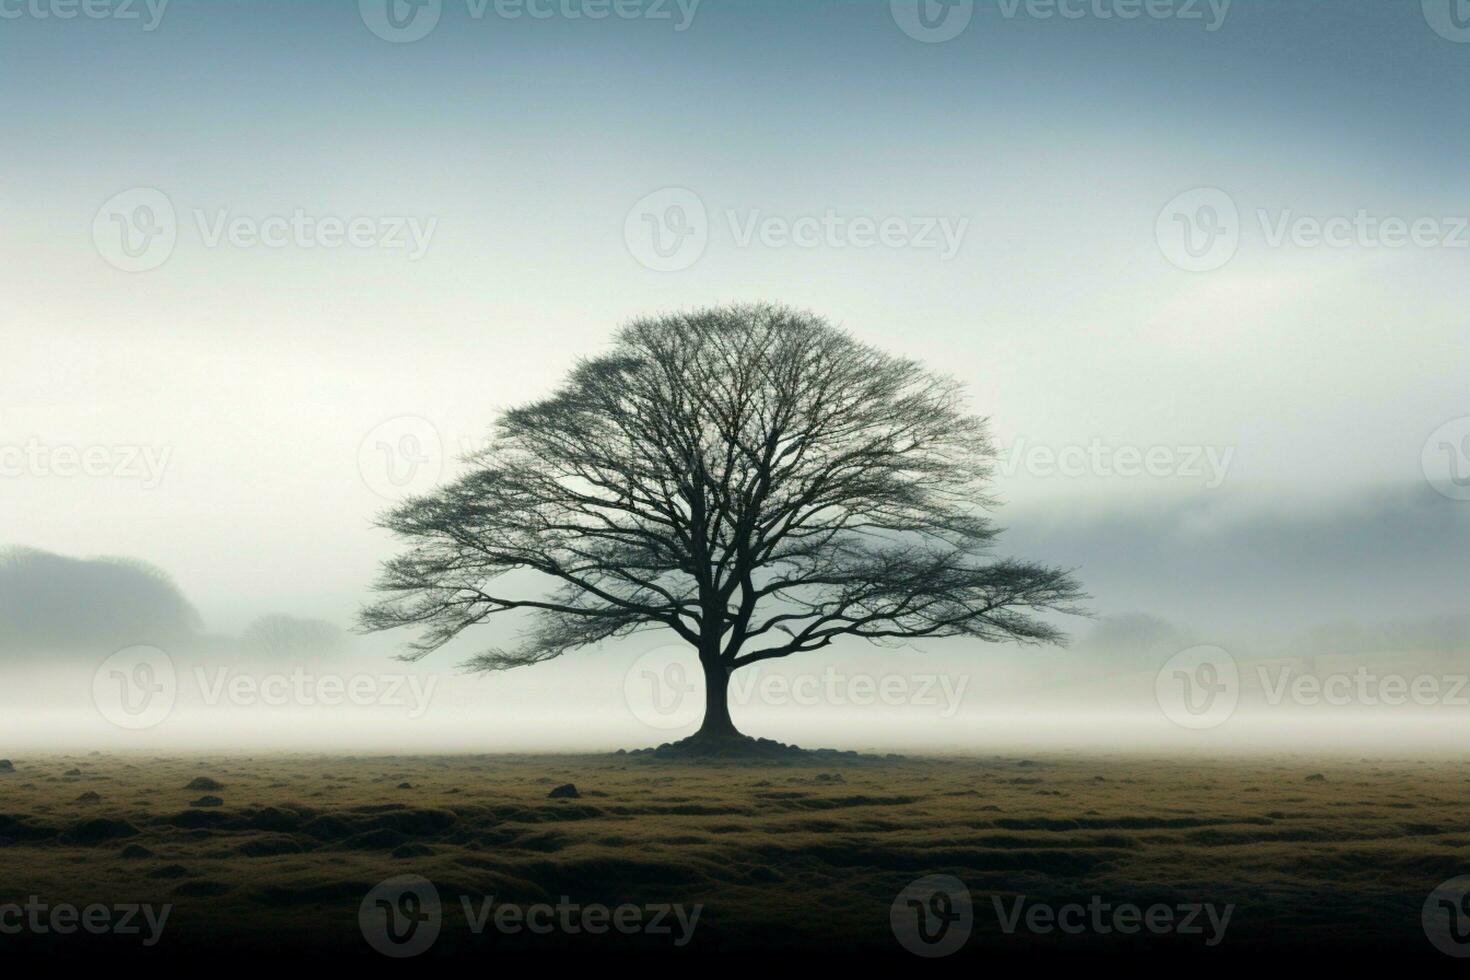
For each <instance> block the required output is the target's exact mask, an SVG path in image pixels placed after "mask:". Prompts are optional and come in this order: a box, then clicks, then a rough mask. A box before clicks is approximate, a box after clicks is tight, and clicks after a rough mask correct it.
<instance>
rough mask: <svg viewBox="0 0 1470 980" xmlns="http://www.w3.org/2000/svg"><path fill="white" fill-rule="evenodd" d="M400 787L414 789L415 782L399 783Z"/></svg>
mask: <svg viewBox="0 0 1470 980" xmlns="http://www.w3.org/2000/svg"><path fill="white" fill-rule="evenodd" d="M398 788H399V789H413V783H399V784H398Z"/></svg>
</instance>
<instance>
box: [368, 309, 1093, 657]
mask: <svg viewBox="0 0 1470 980" xmlns="http://www.w3.org/2000/svg"><path fill="white" fill-rule="evenodd" d="M993 455H994V454H993V449H992V446H991V443H990V441H989V439H988V437H987V435H986V429H985V423H984V420H982V419H979V418H976V417H974V416H971V415H970V414H968V413H967V411H966V409H965V406H964V403H963V399H962V394H961V391H960V386H959V385H958V384H957V383H956V382H954V381H952V380H949V379H947V378H945V377H941V376H939V375H936V374H933V373H931V372H929V371H927V370H925V369H924V368H923V367H922V366H920V365H919V364H917V363H915V362H913V361H910V360H906V359H903V358H898V357H893V356H890V355H888V354H885V353H883V352H881V351H879V350H876V349H874V348H872V347H870V346H867V345H865V344H861V343H858V342H857V341H855V340H854V339H853V338H852V337H850V336H849V335H847V334H846V333H844V332H843V331H841V330H839V329H837V328H835V327H833V326H831V325H829V324H828V323H826V322H825V321H823V320H822V319H820V318H818V317H815V316H812V315H810V314H806V313H801V312H796V311H792V310H789V309H784V308H779V307H773V306H737V307H727V308H719V309H712V310H705V311H699V312H693V313H688V314H678V315H672V316H664V317H658V318H651V319H641V320H637V321H634V322H632V323H630V324H628V325H627V326H625V327H624V328H623V329H622V330H621V331H620V332H619V333H618V334H617V337H616V342H615V344H614V345H613V347H612V349H611V351H610V352H609V353H607V354H605V355H602V356H599V357H594V358H589V359H584V360H582V361H580V362H579V363H578V364H577V366H576V368H575V369H574V370H573V371H572V372H571V374H570V376H569V377H568V378H567V379H566V381H565V383H564V384H563V385H562V387H561V388H560V389H559V390H558V391H556V392H555V393H554V394H552V395H551V396H550V397H549V398H546V399H544V400H542V401H538V402H535V403H533V404H530V405H526V406H524V407H521V408H516V409H513V410H511V411H509V412H506V413H505V414H504V416H503V417H502V418H501V419H500V421H499V422H498V424H497V427H496V429H495V432H494V435H493V438H492V440H491V441H490V443H489V444H488V446H487V447H486V448H484V449H483V450H482V451H480V452H478V453H476V454H474V455H473V456H471V457H469V458H468V459H467V462H468V464H469V467H468V471H467V472H466V473H465V474H464V475H463V476H461V477H460V478H458V479H457V480H456V481H454V482H453V483H450V484H449V485H447V486H444V487H443V488H441V489H438V490H436V491H434V492H433V493H430V494H428V495H426V496H422V497H418V498H415V499H412V500H409V501H407V502H405V503H403V504H402V505H401V506H399V507H397V508H396V509H394V510H392V511H391V512H389V513H388V514H386V515H385V516H384V517H383V518H382V520H381V523H382V525H383V526H384V527H386V528H388V529H390V530H391V531H393V532H394V533H395V534H397V535H398V536H400V537H401V538H402V539H404V540H405V541H407V542H408V543H409V548H408V550H407V551H406V552H404V553H402V554H400V555H399V556H397V557H395V558H393V559H392V560H390V561H388V562H387V563H386V564H385V565H384V567H383V573H382V576H381V579H380V581H379V583H378V589H379V590H380V591H381V592H382V593H384V598H383V599H382V601H380V602H378V603H376V604H375V605H372V606H370V607H369V608H368V609H366V610H365V611H364V613H363V623H364V625H365V626H366V627H367V628H369V629H386V628H391V627H398V626H405V625H409V626H418V627H420V628H421V629H422V635H421V637H420V639H419V640H418V641H417V642H415V643H413V644H412V645H411V647H410V652H409V653H408V654H407V656H408V657H409V658H411V659H412V658H416V657H419V656H423V655H424V654H426V653H428V652H430V651H432V650H435V649H437V648H439V647H441V646H443V645H444V644H445V643H447V642H449V641H450V640H451V639H453V638H454V637H456V636H457V635H459V634H460V633H461V632H462V631H464V630H465V629H467V628H468V627H470V626H473V625H475V624H477V623H481V622H484V621H485V620H487V619H489V618H490V617H492V616H496V615H498V614H502V613H507V612H511V611H514V610H529V611H530V614H531V623H532V627H531V629H530V631H529V633H528V634H527V635H526V637H525V639H524V642H523V643H522V645H520V646H518V647H516V648H514V649H493V650H488V651H486V652H484V653H481V654H479V655H478V656H476V657H474V658H473V659H472V660H471V661H470V662H469V665H468V666H470V667H472V668H476V669H483V670H497V669H503V668H507V667H514V666H518V665H524V664H534V663H539V662H541V661H544V660H549V659H551V658H553V657H556V656H559V655H561V654H563V653H566V652H567V651H569V650H573V649H576V648H578V647H583V646H586V645H588V644H592V643H597V642H599V641H601V640H606V639H609V638H613V637H621V636H626V635H629V634H631V633H634V632H637V631H640V630H646V629H669V630H673V631H674V632H675V633H677V634H678V635H679V636H681V637H682V638H683V639H684V640H686V641H688V642H689V643H690V644H692V645H693V646H694V647H696V648H697V649H698V651H699V657H700V659H701V661H702V662H703V663H704V664H705V666H706V670H707V671H708V670H709V669H710V667H712V666H714V665H719V666H720V668H721V669H723V670H724V671H726V672H728V671H730V670H733V669H736V668H739V667H742V666H745V665H748V664H751V663H755V662H757V661H760V660H765V659H768V658H773V657H784V656H787V655H790V654H794V653H799V652H803V651H808V650H815V649H818V648H821V647H825V646H827V645H829V644H831V643H832V642H833V641H834V640H836V639H838V638H839V637H843V636H854V637H862V638H865V639H868V640H872V641H883V640H901V639H906V638H920V637H957V636H963V637H973V638H975V639H978V640H983V641H999V640H1011V641H1020V642H1045V641H1055V640H1058V639H1060V635H1059V634H1058V632H1057V630H1056V628H1055V627H1054V626H1052V625H1050V624H1048V623H1047V622H1044V621H1043V620H1041V619H1038V618H1036V617H1035V616H1034V615H1032V614H1033V613H1035V612H1037V611H1047V610H1051V611H1062V612H1073V611H1076V610H1075V608H1074V606H1075V603H1076V602H1077V601H1078V600H1079V599H1080V598H1081V594H1080V592H1079V590H1078V588H1077V586H1076V585H1075V584H1074V582H1073V581H1072V580H1071V578H1070V577H1069V576H1068V575H1067V574H1066V573H1065V572H1063V571H1060V570H1057V569H1053V568H1049V567H1045V566H1042V565H1038V564H1034V563H1030V562H1025V561H1016V560H1009V559H998V558H995V557H993V556H992V555H991V550H992V546H993V544H994V541H995V538H996V536H997V534H998V533H999V530H998V528H996V526H995V525H994V524H993V523H992V522H991V521H990V520H989V519H988V518H987V517H986V516H985V514H984V510H985V509H986V508H987V507H988V506H989V504H990V500H989V499H988V498H987V496H986V494H985V484H986V481H987V477H988V475H989V466H990V462H991V460H992V459H993ZM512 572H515V573H517V574H515V575H511V576H509V577H507V573H512ZM527 573H532V575H528V574H527ZM532 576H534V577H535V578H539V579H540V580H541V584H542V586H543V587H539V588H538V587H537V585H536V583H535V582H534V581H533V580H532Z"/></svg>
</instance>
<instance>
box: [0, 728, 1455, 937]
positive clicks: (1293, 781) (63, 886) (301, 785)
mask: <svg viewBox="0 0 1470 980" xmlns="http://www.w3.org/2000/svg"><path fill="white" fill-rule="evenodd" d="M200 778H203V779H205V780H213V781H214V784H217V786H216V785H213V784H195V785H196V786H203V787H205V788H188V787H189V786H190V785H191V783H193V781H194V780H196V779H200ZM566 783H572V784H574V785H575V786H576V787H577V790H578V792H579V796H578V797H577V798H551V797H550V796H549V793H550V792H551V790H552V789H553V788H555V787H557V786H560V785H562V784H566ZM211 787H212V788H211ZM209 797H213V798H214V799H208V798H209ZM216 801H217V802H216ZM1467 802H1470V777H1467V774H1466V772H1465V771H1464V770H1463V768H1462V767H1461V766H1459V765H1458V764H1454V763H1450V762H1444V761H1433V760H1419V761H1415V760H1408V759H1393V760H1389V759H1384V760H1374V759H1352V760H1348V759H1341V760H1336V761H1328V760H1324V759H1321V758H1318V759H1315V760H1313V759H1301V758H1291V757H1279V758H1271V757H1254V758H1244V757H1242V758H1237V759H1228V760H1220V759H1194V758H1183V757H1176V758H1147V757H1130V756H1117V755H1114V756H1107V755H1081V754H1071V755H1038V756H1035V757H1032V758H1017V757H1007V758H1002V757H987V758H966V759H960V758H939V759H913V758H910V759H902V760H899V759H883V760H878V759H854V758H850V757H838V758H825V759H820V760H813V761H807V760H803V761H799V762H794V763H788V764H781V765H774V764H724V765H709V764H706V765H697V764H691V763H687V762H665V761H658V760H653V759H649V758H645V757H641V756H622V755H618V756H552V755H542V756H414V757H410V756H398V757H394V756H389V757H320V756H304V755H302V756H297V755H271V756H261V755H256V756H250V757H247V756H238V757H209V756H197V757H195V756H175V757H168V758H155V757H152V756H129V755H98V754H91V755H78V756H64V755H55V756H46V757H29V758H16V759H14V771H13V772H9V773H4V774H0V906H3V905H4V904H5V903H8V902H9V903H18V904H24V903H26V902H27V901H28V900H29V898H30V896H36V897H37V898H38V899H39V900H40V901H41V902H44V903H47V905H48V906H55V905H57V904H60V903H70V904H73V905H76V906H78V907H85V906H88V905H92V904H96V903H102V904H106V905H109V906H114V905H119V904H127V903H134V904H140V905H141V904H145V903H146V904H149V905H151V906H153V907H155V910H156V909H157V908H159V907H161V906H163V905H165V904H167V905H169V906H171V911H170V912H169V917H168V919H167V920H166V923H165V924H164V926H163V928H162V930H161V932H159V933H158V937H157V942H156V943H154V944H152V945H151V946H147V947H144V942H145V940H146V939H147V938H148V936H149V929H148V927H147V926H146V925H144V927H143V929H142V930H141V932H140V934H138V935H127V936H120V935H112V934H108V935H103V936H100V937H95V938H94V937H91V936H88V935H85V934H84V931H78V932H77V933H76V934H73V935H58V934H57V933H56V931H55V930H50V929H42V930H37V929H33V928H23V929H21V930H19V931H14V930H12V931H10V932H9V933H8V934H6V935H4V936H0V944H4V945H5V946H6V947H8V948H10V949H37V950H46V951H53V952H58V953H71V952H81V951H87V952H92V951H95V950H97V949H104V948H105V949H106V950H108V951H113V950H116V951H123V952H133V951H137V952H142V953H144V954H146V955H151V956H158V957H166V956H168V955H170V954H184V955H193V954H199V953H217V952H219V951H224V950H230V949H233V948H241V949H244V948H257V947H260V948H266V949H270V950H291V951H299V952H312V953H318V954H321V955H322V956H326V957H333V956H341V955H345V954H362V955H366V956H373V957H375V956H377V955H378V954H377V953H375V952H374V951H373V949H372V948H371V947H370V945H369V941H368V939H366V938H365V933H364V928H363V926H362V924H361V922H360V921H359V912H360V909H361V907H362V906H363V904H364V899H365V898H367V897H368V895H369V892H370V891H372V890H373V889H374V887H375V886H377V885H378V884H379V883H380V882H382V881H383V880H384V879H388V878H393V877H396V876H402V875H415V876H421V877H422V878H424V879H427V880H428V881H429V882H432V884H433V888H434V890H435V892H436V893H437V896H438V898H439V901H440V903H441V905H442V913H441V919H440V922H439V924H438V932H437V937H436V938H434V940H433V942H432V943H431V944H430V945H429V946H428V947H427V948H426V950H425V952H424V953H423V956H424V957H425V958H429V959H432V958H433V957H436V956H444V955H449V954H453V953H457V952H465V951H472V950H478V949H480V948H484V949H487V950H488V949H495V950H502V951H503V950H535V949H540V948H552V947H555V948H568V947H570V948H573V949H580V950H592V951H597V952H601V951H607V952H610V953H611V952H618V951H622V950H631V949H638V950H643V949H650V948H655V949H670V950H679V951H681V952H683V953H688V952H690V951H695V952H699V951H703V952H722V953H723V952H742V951H745V952H748V951H750V950H751V949H752V948H754V947H756V946H759V947H761V948H766V947H776V948H785V949H792V950H797V949H822V948H837V949H842V950H845V951H863V952H871V953H874V954H893V955H899V956H908V955H909V954H907V953H906V952H905V951H904V949H903V947H901V946H900V944H899V942H898V940H897V939H896V938H895V932H894V930H893V928H892V927H891V925H890V907H891V906H892V905H893V903H894V901H895V898H896V897H897V896H898V895H899V893H900V892H901V891H902V890H903V889H904V888H905V886H907V885H908V884H909V883H910V882H912V881H913V880H914V879H916V878H920V877H923V876H927V875H934V874H946V875H951V876H954V877H955V878H957V879H959V880H960V881H961V882H963V884H964V885H965V886H966V887H967V888H968V890H969V892H970V894H971V896H972V899H973V931H972V932H971V934H970V935H969V938H968V941H967V942H966V943H965V944H964V945H963V947H962V948H961V950H960V955H961V956H964V955H973V954H976V953H980V954H985V953H992V954H993V953H1007V952H1031V951H1036V950H1043V951H1056V952H1076V951H1083V950H1085V951H1088V952H1089V953H1095V952H1099V951H1101V952H1112V951H1116V952H1131V951H1136V950H1137V949H1138V948H1140V947H1141V946H1148V947H1150V948H1166V949H1169V950H1171V951H1174V952H1187V953H1198V954H1199V955H1201V956H1212V955H1213V956H1225V955H1229V954H1231V953H1236V954H1240V953H1244V954H1250V955H1255V954H1257V953H1258V952H1260V951H1261V950H1262V949H1272V950H1281V949H1284V948H1286V947H1295V946H1297V945H1298V944H1304V943H1313V944H1318V945H1319V946H1323V945H1324V944H1330V945H1328V946H1327V948H1333V949H1336V950H1338V951H1359V950H1361V951H1363V952H1370V951H1392V952H1395V953H1398V952H1403V953H1407V954H1410V955H1425V956H1429V957H1441V956H1442V954H1440V953H1438V952H1437V951H1435V950H1434V948H1433V947H1432V946H1430V945H1429V943H1428V942H1427V940H1426V939H1425V935H1424V931H1423V929H1422V927H1421V924H1420V909H1421V906H1423V904H1424V902H1425V899H1426V897H1427V896H1428V894H1429V892H1430V891H1431V890H1432V889H1433V888H1434V887H1435V886H1436V885H1438V884H1439V883H1440V882H1442V881H1444V880H1445V879H1448V878H1451V877H1454V876H1456V875H1459V874H1461V873H1464V872H1466V871H1470V860H1467V858H1470V812H1467V807H1466V804H1467ZM492 896H493V903H492V905H491V908H492V910H498V909H500V908H501V907H502V906H504V905H506V904H510V905H517V906H520V907H521V908H522V909H525V908H527V907H529V906H533V905H536V904H538V903H549V904H552V905H555V904H557V903H558V902H559V901H560V900H562V898H563V896H565V897H566V900H567V901H568V902H569V903H575V904H576V905H577V906H578V907H585V906H588V905H590V904H593V903H597V904H601V905H606V906H608V907H609V908H611V909H615V908H616V907H618V906H623V905H633V906H637V910H638V912H639V916H640V918H639V920H638V921H639V922H641V923H645V924H652V921H653V918H654V915H655V912H656V909H657V908H662V907H669V909H670V910H667V911H666V912H665V914H664V916H663V917H662V918H663V925H664V927H665V928H666V929H667V930H668V931H666V932H658V931H654V932H648V931H638V932H631V931H629V932H624V931H619V930H617V929H612V928H609V929H607V931H606V932H604V933H602V934H592V933H590V932H589V931H587V930H586V929H582V928H578V930H577V931H576V932H571V931H569V930H568V929H566V928H553V929H552V930H551V931H550V932H547V933H544V934H541V933H532V932H530V931H528V929H527V928H521V929H520V930H519V931H509V930H506V929H497V928H496V926H495V924H494V916H493V914H492V917H491V919H490V920H489V921H488V923H487V924H485V926H484V927H483V928H479V929H478V930H477V928H476V925H477V923H476V921H475V916H476V910H483V909H484V908H485V905H484V902H485V900H487V899H491V898H492ZM1094 897H1095V898H1094ZM1089 902H1093V903H1094V904H1096V903H1097V902H1102V903H1106V908H1108V909H1112V908H1114V907H1116V906H1119V905H1126V904H1134V905H1137V906H1139V907H1140V908H1147V907H1149V906H1154V905H1164V906H1166V907H1168V908H1170V909H1173V910H1176V913H1177V916H1178V917H1177V918H1176V920H1175V921H1176V922H1177V921H1182V916H1183V914H1184V910H1186V909H1187V908H1188V907H1190V906H1197V905H1204V904H1209V905H1211V906H1213V907H1214V908H1215V909H1216V910H1222V909H1225V908H1226V907H1227V906H1229V907H1230V918H1229V920H1228V927H1227V928H1225V929H1223V930H1220V929H1218V928H1211V926H1210V925H1209V920H1208V919H1207V917H1205V916H1203V915H1201V916H1200V917H1199V918H1198V920H1197V925H1203V926H1204V929H1203V930H1202V931H1201V932H1188V931H1186V934H1180V933H1179V931H1178V930H1177V929H1176V930H1169V931H1157V932H1149V931H1148V930H1140V931H1139V932H1137V933H1134V934H1131V935H1125V934H1122V933H1120V932H1118V931H1116V930H1111V931H1107V932H1103V931H1099V930H1098V929H1095V928H1091V927H1088V928H1084V929H1083V930H1081V931H1080V932H1078V933H1077V934H1069V933H1064V932H1062V931H1060V930H1058V929H1055V928H1053V929H1051V930H1049V931H1047V930H1045V929H1033V928H1028V926H1027V921H1028V916H1029V914H1030V913H1029V910H1031V909H1033V908H1034V907H1035V906H1037V905H1042V906H1050V907H1052V908H1056V907H1059V906H1063V905H1066V904H1068V903H1080V904H1082V905H1087V904H1088V903H1089ZM1018 903H1019V904H1018ZM675 906H677V907H679V908H680V909H682V910H683V914H684V916H685V918H686V919H687V918H688V916H689V915H690V913H691V911H692V910H693V909H694V907H695V906H699V912H698V918H697V920H695V921H694V922H693V923H692V927H689V928H685V927H682V926H681V924H680V921H679V919H678V917H677V915H676V913H675V912H674V911H672V908H673V907H675ZM1018 909H1019V910H1020V911H1021V912H1022V913H1024V914H1022V916H1021V919H1020V920H1019V924H1018V925H1017V926H1016V927H1015V928H1013V929H1011V930H1010V931H1007V928H1006V924H1007V922H1008V921H1009V920H1010V919H1011V918H1013V917H1014V915H1015V914H1016V912H1017V910H1018ZM467 910H468V914H467ZM408 911H414V909H412V908H409V909H408ZM112 912H113V910H112V909H111V908H110V909H109V914H112ZM627 915H628V916H629V919H628V920H626V921H627V922H632V916H633V913H632V912H628V913H627ZM6 921H7V920H5V919H3V918H0V925H3V924H4V923H5V922H6ZM9 921H14V919H13V918H12V919H11V920H9ZM137 921H139V922H143V921H144V919H143V918H142V915H141V913H140V914H139V916H138V920H137ZM572 921H573V922H574V925H576V924H577V923H578V922H581V923H584V924H585V923H587V922H589V921H592V920H585V919H583V920H578V919H576V918H575V915H574V918H573V920H572ZM1037 921H1041V922H1042V923H1043V925H1044V923H1045V917H1044V915H1043V918H1042V919H1041V920H1037ZM1105 921H1116V920H1105ZM593 924H595V921H593ZM681 940H682V942H681Z"/></svg>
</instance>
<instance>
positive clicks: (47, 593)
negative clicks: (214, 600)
mask: <svg viewBox="0 0 1470 980" xmlns="http://www.w3.org/2000/svg"><path fill="white" fill-rule="evenodd" d="M200 626H201V623H200V619H199V614H198V612H196V611H195V609H194V607H193V605H191V604H190V602H189V600H188V599H186V598H185V597H184V594H183V593H182V592H181V591H179V588H178V587H177V586H176V585H174V583H173V581H172V580H170V579H169V577H168V576H167V575H166V574H165V573H164V572H162V571H160V570H159V569H157V568H155V567H153V566H152V565H149V564H147V563H145V562H141V561H135V560H131V559H126V558H66V557H63V556H61V555H54V554H51V553H50V552H46V551H38V550H33V549H29V548H17V549H12V550H9V551H5V552H0V655H10V654H16V653H22V652H26V653H60V652H82V651H86V652H89V653H98V652H100V653H110V652H111V651H113V650H117V649H120V648H122V647H126V646H131V645H134V644H139V643H151V644H168V643H176V642H178V641H179V640H182V639H185V638H188V637H191V636H193V635H195V634H196V633H197V632H198V631H199V629H200Z"/></svg>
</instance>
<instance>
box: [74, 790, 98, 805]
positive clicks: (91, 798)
mask: <svg viewBox="0 0 1470 980" xmlns="http://www.w3.org/2000/svg"><path fill="white" fill-rule="evenodd" d="M77 802H78V803H101V802H102V796H101V795H100V794H98V793H93V792H92V791H90V790H88V791H87V792H85V793H83V794H82V795H81V796H78V797H77Z"/></svg>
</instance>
